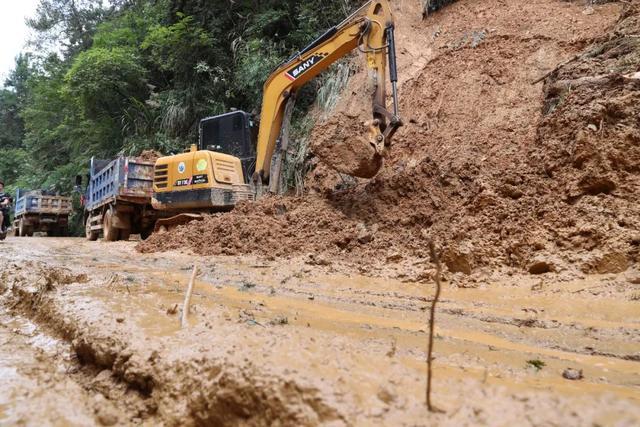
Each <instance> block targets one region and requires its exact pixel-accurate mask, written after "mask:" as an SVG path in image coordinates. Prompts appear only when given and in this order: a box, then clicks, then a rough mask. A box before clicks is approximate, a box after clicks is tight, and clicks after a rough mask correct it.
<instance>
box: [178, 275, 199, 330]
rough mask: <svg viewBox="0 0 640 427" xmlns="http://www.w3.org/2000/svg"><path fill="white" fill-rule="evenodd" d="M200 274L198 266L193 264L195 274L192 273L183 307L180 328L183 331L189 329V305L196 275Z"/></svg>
mask: <svg viewBox="0 0 640 427" xmlns="http://www.w3.org/2000/svg"><path fill="white" fill-rule="evenodd" d="M197 274H198V266H197V265H196V264H193V272H192V273H191V279H189V286H188V287H187V293H186V294H185V296H184V304H183V305H182V317H181V319H180V327H181V328H182V329H184V328H186V327H187V316H188V315H189V304H191V294H192V293H193V285H194V284H195V282H196V275H197Z"/></svg>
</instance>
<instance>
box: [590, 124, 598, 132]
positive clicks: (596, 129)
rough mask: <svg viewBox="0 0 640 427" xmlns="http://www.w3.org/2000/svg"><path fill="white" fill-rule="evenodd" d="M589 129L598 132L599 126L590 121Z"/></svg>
mask: <svg viewBox="0 0 640 427" xmlns="http://www.w3.org/2000/svg"><path fill="white" fill-rule="evenodd" d="M587 129H589V130H590V131H593V132H597V131H598V126H596V125H594V124H593V123H589V124H588V125H587Z"/></svg>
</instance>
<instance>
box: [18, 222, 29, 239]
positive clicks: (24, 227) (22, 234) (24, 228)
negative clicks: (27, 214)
mask: <svg viewBox="0 0 640 427" xmlns="http://www.w3.org/2000/svg"><path fill="white" fill-rule="evenodd" d="M18 234H19V235H20V237H25V236H26V235H27V225H26V224H25V223H24V218H20V222H19V223H18Z"/></svg>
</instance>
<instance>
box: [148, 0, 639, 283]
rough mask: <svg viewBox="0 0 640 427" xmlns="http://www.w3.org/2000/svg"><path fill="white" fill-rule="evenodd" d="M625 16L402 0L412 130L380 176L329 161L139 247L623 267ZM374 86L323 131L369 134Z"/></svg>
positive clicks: (628, 128) (562, 7)
mask: <svg viewBox="0 0 640 427" xmlns="http://www.w3.org/2000/svg"><path fill="white" fill-rule="evenodd" d="M622 10H623V6H622V5H621V4H611V3H610V4H606V5H602V6H595V7H593V8H585V7H584V6H583V5H581V4H579V3H568V2H561V1H556V0H538V1H535V2H520V1H515V2H507V3H506V4H505V2H498V1H489V2H473V1H464V0H463V1H459V2H457V3H455V4H453V5H451V6H450V7H447V8H445V9H444V10H442V11H441V12H438V13H436V14H433V15H431V16H430V17H429V18H428V19H427V20H425V21H421V14H420V9H419V7H418V5H417V4H416V5H413V3H411V2H400V3H397V4H395V6H394V12H395V14H396V17H397V22H398V46H399V51H400V61H399V65H400V76H401V77H402V81H401V82H400V83H401V109H400V110H401V113H402V115H403V119H404V122H405V123H406V124H405V126H404V127H403V128H401V129H400V130H399V131H398V133H397V134H396V137H395V139H394V145H393V147H392V148H391V151H390V153H389V156H388V158H387V159H386V160H385V166H384V168H383V169H382V171H381V172H380V174H379V175H378V176H377V177H376V178H375V179H373V180H370V181H366V180H362V181H356V180H354V179H353V178H351V179H348V178H345V177H344V176H340V175H339V174H336V173H335V172H333V171H331V170H330V169H329V168H328V167H326V166H325V165H323V164H321V163H320V164H318V166H317V167H316V169H315V170H314V171H312V172H311V173H310V174H309V175H308V176H307V181H306V182H307V187H308V190H309V193H310V194H308V195H307V196H305V197H304V198H301V199H297V198H290V197H277V198H271V199H266V200H261V201H260V202H258V203H255V204H252V205H242V206H239V207H238V209H236V210H235V211H234V212H231V213H228V214H223V215H215V216H212V217H210V218H207V219H206V220H205V221H203V222H201V223H198V224H193V225H189V226H185V227H181V228H179V229H177V230H175V231H174V232H171V233H169V234H168V235H162V236H152V237H151V238H150V239H149V240H147V241H146V242H144V243H142V244H141V245H140V246H139V249H140V250H141V251H143V252H152V251H159V250H166V249H176V248H188V249H192V250H194V251H195V252H196V253H198V254H242V253H257V254H261V255H265V256H283V255H294V254H300V253H302V254H304V253H315V254H323V255H325V256H329V257H334V256H337V257H340V258H341V259H347V260H350V261H353V262H357V263H361V264H365V265H376V264H378V265H382V264H384V263H387V262H388V261H389V260H391V259H398V258H405V259H413V258H424V257H426V250H425V248H426V244H425V241H426V240H427V239H434V240H435V241H436V243H437V244H438V246H439V247H440V248H441V249H442V251H443V254H444V259H445V261H446V264H447V266H448V267H449V270H450V271H451V272H453V273H455V272H462V273H467V274H468V273H471V272H473V271H476V270H478V269H480V268H482V267H492V268H496V267H504V266H507V267H510V268H516V269H521V270H525V271H530V272H531V273H544V272H547V271H564V270H571V271H581V272H589V273H590V272H599V273H602V272H616V271H624V270H625V269H626V268H627V267H628V266H629V265H631V264H633V263H635V262H639V261H640V260H639V258H638V257H639V249H638V248H639V246H638V241H639V239H640V236H639V235H638V234H637V233H638V230H639V229H640V200H639V199H638V197H639V196H638V194H639V191H638V190H639V189H640V177H639V175H638V172H639V170H638V166H637V165H638V164H640V163H639V156H640V148H639V144H638V141H639V140H640V139H639V138H640V134H639V133H638V132H639V131H638V126H639V125H640V123H639V122H638V117H639V113H640V107H639V105H640V103H638V96H639V95H638V93H640V92H638V88H639V87H640V86H639V84H640V80H638V79H636V78H631V77H629V76H632V75H633V73H634V72H635V71H637V70H638V68H639V67H640V61H639V60H638V55H639V53H638V52H640V50H639V43H640V42H639V41H638V38H637V37H636V36H635V35H637V33H638V31H640V28H639V25H640V24H639V21H638V13H639V10H638V6H637V5H635V4H633V5H625V6H624V10H625V11H624V12H623V13H622V15H621V11H622ZM425 46H427V47H426V48H425ZM578 55H579V57H577V56H578ZM576 57H577V58H576ZM571 58H576V59H575V60H573V61H571V62H569V63H568V64H566V65H565V66H562V67H560V68H559V69H558V70H557V71H556V72H554V73H552V74H551V75H550V77H548V78H547V79H546V80H545V81H544V83H542V82H541V83H537V84H532V82H533V81H535V80H536V79H538V78H539V77H540V76H543V75H545V73H548V72H549V71H551V70H553V69H554V68H555V67H556V66H557V65H558V64H560V63H562V62H564V61H566V60H568V59H571ZM625 76H627V77H625ZM363 80H364V79H363V76H362V75H361V74H358V75H356V77H355V78H354V79H352V81H351V83H350V85H349V87H348V88H347V93H350V94H351V95H353V96H345V97H344V99H343V101H342V102H341V103H340V104H339V106H338V108H337V110H336V113H335V115H334V116H333V118H332V119H329V121H328V123H325V124H320V125H319V126H318V127H316V129H314V132H313V135H315V136H316V138H317V139H322V138H324V140H327V139H330V137H331V136H335V137H336V138H337V140H341V139H344V138H345V137H346V136H347V135H349V134H351V135H360V134H361V133H362V132H361V129H360V127H361V122H360V121H358V120H356V121H355V123H354V122H352V121H350V120H347V119H349V116H346V117H345V116H343V115H342V114H341V112H343V111H344V112H346V113H347V115H349V114H351V112H353V111H358V108H360V109H361V105H362V101H361V100H358V99H357V96H356V95H357V94H358V93H360V91H361V90H363V89H362V88H363V84H364V82H363ZM349 91H351V92H349ZM364 93H366V90H364ZM336 117H337V118H339V119H337V118H336ZM338 122H339V123H340V126H336V123H338ZM349 126H351V127H349ZM403 268H404V266H403Z"/></svg>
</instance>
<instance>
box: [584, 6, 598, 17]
mask: <svg viewBox="0 0 640 427" xmlns="http://www.w3.org/2000/svg"><path fill="white" fill-rule="evenodd" d="M594 13H595V10H594V9H593V8H592V7H591V6H589V7H588V8H586V9H585V10H583V11H582V14H583V15H593V14H594Z"/></svg>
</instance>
